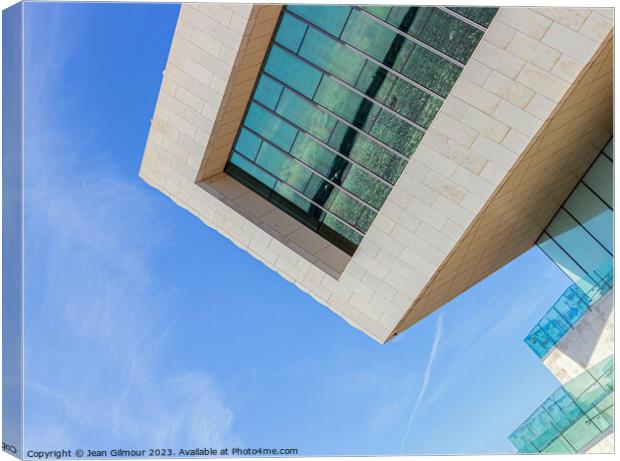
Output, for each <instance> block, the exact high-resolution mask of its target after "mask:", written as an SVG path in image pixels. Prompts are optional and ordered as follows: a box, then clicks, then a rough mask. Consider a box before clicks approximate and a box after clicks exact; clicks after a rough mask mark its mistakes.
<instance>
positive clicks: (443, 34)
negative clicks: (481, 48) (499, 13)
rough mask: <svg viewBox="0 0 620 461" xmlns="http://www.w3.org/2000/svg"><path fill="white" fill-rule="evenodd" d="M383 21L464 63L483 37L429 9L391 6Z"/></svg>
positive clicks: (443, 13) (473, 29) (441, 12)
mask: <svg viewBox="0 0 620 461" xmlns="http://www.w3.org/2000/svg"><path fill="white" fill-rule="evenodd" d="M387 22H389V23H390V24H392V25H393V26H394V27H397V28H398V29H400V30H402V31H403V32H406V33H407V34H409V35H411V36H412V37H415V38H417V39H419V40H421V41H423V42H424V43H426V44H427V45H429V46H431V47H433V48H435V49H436V50H439V51H441V52H442V53H445V54H446V55H448V56H450V57H452V58H454V59H456V60H457V61H460V62H462V63H466V62H467V60H468V59H469V57H470V56H471V54H472V53H473V51H474V49H475V48H476V46H477V45H478V42H479V41H480V39H481V38H482V35H483V32H482V31H480V30H478V29H476V28H474V27H473V26H470V25H469V24H466V23H464V22H463V21H461V20H459V19H457V18H455V17H453V16H451V15H450V14H448V13H446V12H444V11H441V10H440V9H437V8H432V7H393V8H392V10H391V12H390V15H389V16H388V18H387Z"/></svg>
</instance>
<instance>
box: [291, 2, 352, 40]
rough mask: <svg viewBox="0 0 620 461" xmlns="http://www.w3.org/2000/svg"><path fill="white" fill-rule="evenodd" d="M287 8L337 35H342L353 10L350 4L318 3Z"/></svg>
mask: <svg viewBox="0 0 620 461" xmlns="http://www.w3.org/2000/svg"><path fill="white" fill-rule="evenodd" d="M286 8H287V9H288V10H289V11H292V12H293V13H295V14H297V15H299V16H301V17H302V18H304V19H306V20H307V21H309V22H311V23H312V24H316V25H317V26H319V27H320V28H321V29H324V30H326V31H328V32H329V33H330V34H332V35H335V36H336V37H340V32H342V27H343V26H344V23H345V22H346V20H347V17H348V15H349V11H350V10H351V8H350V7H348V6H317V5H288V6H287V7H286Z"/></svg>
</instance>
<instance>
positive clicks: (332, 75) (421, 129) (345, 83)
mask: <svg viewBox="0 0 620 461" xmlns="http://www.w3.org/2000/svg"><path fill="white" fill-rule="evenodd" d="M274 45H275V46H276V47H278V48H279V49H281V50H282V51H285V52H286V53H288V54H289V55H291V56H293V57H294V58H296V59H299V60H300V61H302V62H304V63H305V64H308V65H309V66H311V67H313V68H314V69H316V70H317V71H319V72H321V74H322V75H321V79H320V80H319V84H318V85H317V87H316V89H315V91H314V95H313V96H312V100H313V101H314V97H315V96H316V92H317V91H318V88H319V86H320V85H321V82H322V81H323V76H325V75H326V76H327V77H328V78H331V79H333V80H335V81H336V82H338V83H339V84H340V85H342V86H344V87H346V88H347V89H349V90H350V91H352V92H354V93H355V94H357V95H358V96H360V97H362V98H364V99H365V100H367V101H369V102H370V103H371V104H374V105H377V106H378V107H380V108H381V110H384V111H386V112H390V113H391V114H392V115H394V116H395V117H397V118H399V119H401V120H402V121H403V122H405V123H408V124H410V125H412V126H413V127H414V128H417V129H418V130H420V131H422V132H423V133H426V128H424V127H423V126H422V125H419V124H418V123H417V122H416V121H414V120H411V119H409V118H407V117H405V116H404V115H402V114H400V113H398V112H396V111H395V110H394V109H392V108H391V107H388V106H386V105H385V104H383V103H382V102H380V101H379V100H377V99H373V98H371V97H370V96H368V95H366V94H364V93H363V92H361V91H360V90H358V89H357V88H355V87H353V86H351V85H350V84H348V83H347V82H345V81H344V80H342V79H340V77H338V76H336V75H335V74H333V73H331V72H330V71H328V70H327V69H323V68H322V67H320V66H318V65H316V64H314V63H313V62H311V61H308V60H307V59H306V58H304V57H303V56H300V55H299V54H296V53H293V52H292V51H291V50H289V49H288V48H286V47H284V46H282V45H280V44H279V43H277V42H274ZM302 45H303V44H302ZM270 75H271V74H270ZM390 91H391V90H390ZM315 102H316V101H315ZM425 103H426V102H425ZM317 104H318V103H317ZM321 107H323V106H321ZM326 109H327V108H326ZM327 110H329V109H327ZM330 112H331V111H330Z"/></svg>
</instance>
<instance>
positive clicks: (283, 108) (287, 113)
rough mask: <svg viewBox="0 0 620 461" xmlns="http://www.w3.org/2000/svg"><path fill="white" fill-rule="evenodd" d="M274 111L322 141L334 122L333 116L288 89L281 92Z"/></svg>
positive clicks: (326, 137) (325, 139) (328, 133)
mask: <svg viewBox="0 0 620 461" xmlns="http://www.w3.org/2000/svg"><path fill="white" fill-rule="evenodd" d="M276 112H277V113H278V114H280V115H281V116H282V117H284V118H286V119H287V120H290V121H291V122H292V123H293V124H295V125H297V126H299V127H300V128H302V129H304V130H306V131H307V132H308V133H311V134H313V135H314V136H316V137H317V138H319V139H321V140H323V141H327V139H328V138H329V135H330V133H331V130H332V128H333V126H334V125H335V124H336V119H335V118H334V117H333V116H331V115H329V114H328V113H326V112H324V111H322V110H320V109H319V108H317V107H316V106H315V105H314V104H312V103H311V102H309V101H307V100H305V99H304V98H302V97H300V96H298V95H296V94H295V93H293V92H292V91H290V90H284V92H283V93H282V96H281V97H280V103H279V104H278V107H277V108H276Z"/></svg>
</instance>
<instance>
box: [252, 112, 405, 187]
mask: <svg viewBox="0 0 620 461" xmlns="http://www.w3.org/2000/svg"><path fill="white" fill-rule="evenodd" d="M252 103H253V104H256V105H258V106H260V107H262V108H263V109H265V110H266V111H269V112H271V113H272V114H273V115H274V116H275V117H278V118H279V119H281V120H283V121H285V122H286V123H288V124H289V125H291V126H293V127H294V128H296V129H297V130H299V131H302V132H303V133H304V134H306V135H307V136H309V137H310V138H312V139H313V140H314V141H316V142H317V143H318V144H320V145H321V146H322V147H324V148H325V149H327V150H329V151H330V152H332V153H334V154H336V155H337V156H339V157H341V158H343V159H344V160H348V161H349V162H351V163H354V164H355V165H357V166H359V167H360V168H362V169H363V170H364V171H366V172H367V173H369V174H371V175H372V176H374V177H375V178H376V179H378V180H379V181H381V182H382V183H384V184H385V185H387V186H389V187H390V188H392V187H394V185H393V184H391V183H390V182H389V181H387V180H386V179H384V178H382V177H381V176H379V175H378V174H377V173H374V172H373V171H371V170H369V169H368V168H367V167H365V166H364V165H362V164H361V163H359V162H357V161H356V160H354V159H353V158H351V157H347V156H346V155H343V154H342V153H341V152H339V151H338V150H337V149H334V148H333V147H332V146H330V145H329V144H327V143H325V142H324V141H322V140H321V139H319V138H318V137H316V136H315V135H313V134H312V133H310V132H308V131H306V130H305V129H303V128H302V127H301V126H299V125H297V124H296V123H294V122H293V121H291V120H288V119H286V118H284V117H283V116H281V115H280V114H278V113H277V112H275V111H274V110H272V109H270V108H269V107H267V106H266V105H264V104H263V103H261V102H260V101H257V100H253V101H252ZM336 125H337V123H336V124H334V126H336ZM244 127H245V128H248V129H250V128H249V127H246V126H245V125H244ZM332 133H333V130H332ZM330 136H331V135H330Z"/></svg>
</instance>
